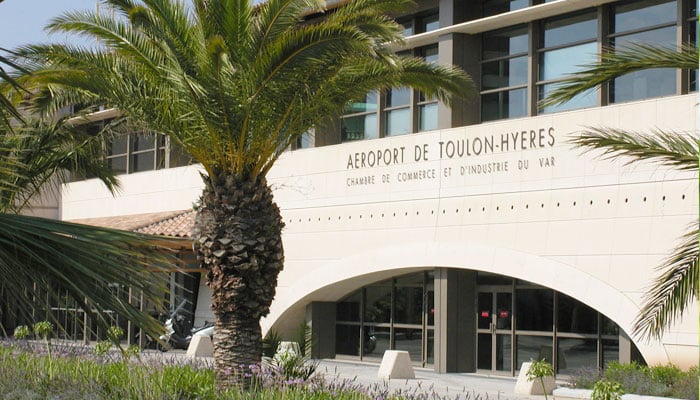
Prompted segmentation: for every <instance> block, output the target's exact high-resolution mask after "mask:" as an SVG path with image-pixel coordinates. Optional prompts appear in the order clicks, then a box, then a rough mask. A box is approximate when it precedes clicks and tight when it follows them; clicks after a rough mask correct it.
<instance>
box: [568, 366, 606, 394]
mask: <svg viewBox="0 0 700 400" xmlns="http://www.w3.org/2000/svg"><path fill="white" fill-rule="evenodd" d="M601 379H603V372H602V371H601V370H599V369H598V368H581V369H579V370H578V371H576V373H575V374H574V375H572V376H571V378H570V379H569V383H570V384H571V387H574V388H577V389H593V385H595V383H596V382H598V381H599V380H601Z"/></svg>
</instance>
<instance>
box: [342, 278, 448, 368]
mask: <svg viewBox="0 0 700 400" xmlns="http://www.w3.org/2000/svg"><path fill="white" fill-rule="evenodd" d="M433 279H434V275H433V273H432V272H420V273H417V274H410V275H404V276H401V277H398V278H394V279H390V280H387V281H383V282H379V283H376V284H373V285H369V286H366V287H364V288H362V289H360V290H358V291H356V292H354V293H352V294H351V295H350V296H348V297H346V298H345V299H343V300H341V301H339V302H337V303H336V353H337V354H339V355H350V356H360V357H361V358H362V359H369V360H380V359H381V357H382V356H383V355H384V350H389V349H394V350H406V351H408V352H409V354H410V356H411V360H412V361H413V362H415V363H417V364H420V365H425V364H427V363H432V360H433V346H434V329H435V327H434V326H433V324H434V322H433V321H434V316H433V315H434V310H433V307H434V306H433V304H434V300H433V297H434V290H433ZM361 316H362V320H360V317H361ZM360 327H361V329H360ZM341 342H342V343H341ZM360 343H362V349H360Z"/></svg>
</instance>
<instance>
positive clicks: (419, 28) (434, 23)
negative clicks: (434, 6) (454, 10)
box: [416, 11, 440, 33]
mask: <svg viewBox="0 0 700 400" xmlns="http://www.w3.org/2000/svg"><path fill="white" fill-rule="evenodd" d="M438 28H440V16H439V14H438V13H437V11H436V12H434V13H431V14H428V15H425V16H423V17H419V18H416V33H424V32H430V31H434V30H436V29H438Z"/></svg>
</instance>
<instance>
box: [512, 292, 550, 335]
mask: <svg viewBox="0 0 700 400" xmlns="http://www.w3.org/2000/svg"><path fill="white" fill-rule="evenodd" d="M515 311H516V314H515V316H516V319H515V329H517V330H522V331H542V332H551V331H552V329H553V328H554V291H552V290H550V289H518V290H517V291H516V293H515Z"/></svg>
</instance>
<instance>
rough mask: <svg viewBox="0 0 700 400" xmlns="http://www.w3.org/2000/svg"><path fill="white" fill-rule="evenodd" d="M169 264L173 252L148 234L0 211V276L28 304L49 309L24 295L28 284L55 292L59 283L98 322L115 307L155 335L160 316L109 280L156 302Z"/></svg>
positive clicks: (105, 321) (103, 321) (105, 324)
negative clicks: (128, 297) (118, 291)
mask: <svg viewBox="0 0 700 400" xmlns="http://www.w3.org/2000/svg"><path fill="white" fill-rule="evenodd" d="M160 243H165V244H166V245H167V242H163V241H162V240H161V241H160ZM174 264H175V258H174V256H173V255H172V252H171V251H170V250H169V249H168V248H167V247H164V246H163V245H162V244H156V242H155V241H154V238H152V237H148V236H145V235H140V234H135V233H130V232H123V231H117V230H111V229H106V228H95V227H91V226H86V225H77V224H71V223H66V222H61V221H55V220H50V219H44V218H37V217H29V216H24V215H14V214H4V213H0V279H2V282H3V283H5V284H4V285H3V286H4V290H6V291H9V292H10V293H11V294H12V297H13V298H16V299H17V301H19V302H20V306H22V307H23V308H24V309H27V310H31V309H34V310H38V311H42V312H46V313H50V311H51V310H50V309H47V307H48V304H45V303H44V302H33V298H32V297H31V296H29V297H28V296H27V295H26V293H27V289H29V290H30V291H38V292H39V293H41V292H44V293H55V286H53V285H58V286H60V287H61V288H62V289H64V290H66V291H67V292H68V293H69V295H70V296H71V297H72V299H73V300H75V301H76V302H77V303H78V304H80V305H81V307H82V308H83V309H84V310H87V311H88V312H90V317H91V318H92V319H93V320H95V321H96V322H97V323H98V324H99V326H100V327H101V328H108V327H109V325H110V322H109V317H108V315H109V313H112V312H114V313H117V314H118V315H121V316H123V317H125V318H127V319H129V320H130V321H132V322H134V323H135V324H136V325H137V326H139V327H142V328H144V329H146V330H147V331H148V332H149V333H151V334H152V335H154V334H157V332H159V330H160V329H161V326H160V324H159V322H158V321H157V320H155V319H154V318H152V317H150V316H148V315H147V314H145V313H143V312H141V311H140V310H139V306H138V305H137V304H133V305H132V304H129V303H128V302H125V301H124V299H122V298H119V297H117V296H116V295H115V294H114V293H113V292H111V290H110V285H117V286H120V287H124V288H131V290H132V291H133V293H135V294H138V295H139V296H140V295H141V294H142V295H143V298H144V299H145V301H147V302H148V303H149V304H151V305H153V306H154V307H160V306H162V298H163V293H165V292H166V287H165V282H166V280H165V279H163V276H166V275H164V273H166V271H169V270H171V269H172V266H173V265H174ZM35 293H36V292H35ZM39 315H41V314H39Z"/></svg>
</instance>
